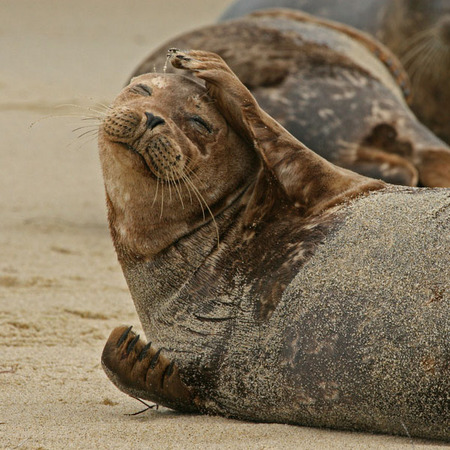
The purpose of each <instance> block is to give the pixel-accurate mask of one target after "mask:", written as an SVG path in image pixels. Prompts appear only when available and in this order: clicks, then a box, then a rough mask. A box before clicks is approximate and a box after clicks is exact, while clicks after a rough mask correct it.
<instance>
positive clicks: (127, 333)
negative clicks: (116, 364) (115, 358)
mask: <svg viewBox="0 0 450 450" xmlns="http://www.w3.org/2000/svg"><path fill="white" fill-rule="evenodd" d="M132 328H133V326H131V327H129V328H127V329H126V330H125V331H124V333H123V334H122V336H120V338H119V340H118V341H117V347H120V346H121V345H122V344H123V343H124V342H125V339H126V338H127V337H128V335H129V334H130V331H131V329H132Z"/></svg>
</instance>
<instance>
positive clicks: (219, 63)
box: [99, 50, 450, 439]
mask: <svg viewBox="0 0 450 450" xmlns="http://www.w3.org/2000/svg"><path fill="white" fill-rule="evenodd" d="M170 55H171V57H172V64H173V65H174V66H176V67H177V68H179V69H182V70H185V71H190V72H192V73H195V74H196V76H197V78H199V79H200V80H203V81H204V82H205V86H204V87H203V86H201V85H199V84H198V83H197V82H195V81H193V80H191V79H188V78H185V77H182V76H180V75H173V74H147V75H143V76H140V77H137V78H136V79H134V80H133V81H132V83H131V84H130V85H129V86H128V87H126V88H125V89H124V91H123V92H122V93H121V94H120V95H119V97H118V98H117V99H116V101H115V102H114V103H113V105H112V107H111V110H110V111H109V112H108V114H107V116H106V118H105V120H104V123H103V125H102V127H101V128H100V134H99V139H100V142H99V145H100V156H101V161H102V168H103V173H104V179H105V188H106V193H107V201H108V211H109V220H110V227H111V233H112V237H113V241H114V245H115V247H116V251H117V255H118V258H119V261H120V263H121V265H122V269H123V272H124V275H125V278H126V280H127V283H128V286H129V288H130V292H131V295H132V297H133V300H134V303H135V305H136V309H137V312H138V314H139V317H140V320H141V323H142V326H143V328H144V330H145V333H146V336H147V338H148V340H149V343H148V344H146V345H145V344H144V343H143V342H142V341H141V340H140V338H139V336H136V335H135V334H134V333H133V332H132V331H131V330H130V329H129V328H123V327H122V328H118V329H116V330H115V331H113V333H112V334H111V337H110V338H109V340H108V342H107V343H106V346H105V349H104V351H103V355H102V364H103V367H104V369H105V371H106V373H107V375H108V376H109V378H110V379H111V380H112V381H113V382H114V383H115V384H116V385H117V386H118V387H119V388H120V389H121V390H123V391H124V392H126V393H127V394H129V395H131V396H133V397H138V398H143V399H148V400H152V401H155V402H158V403H160V404H163V405H166V406H168V407H171V408H174V409H177V410H180V411H194V412H200V413H207V414H219V415H224V416H227V417H234V418H238V419H247V420H254V421H255V420H256V421H265V422H283V423H292V424H302V425H310V426H321V427H332V428H339V429H350V430H367V431H376V432H385V433H395V434H404V435H408V434H410V435H413V436H421V437H428V438H436V439H450V435H449V432H448V430H449V427H448V423H449V419H450V404H449V398H448V392H449V388H450V385H449V382H450V381H449V380H450V377H449V350H450V348H449V342H450V340H449V328H448V313H449V279H450V277H449V275H450V274H449V267H450V264H449V263H450V256H449V255H450V252H449V248H450V241H449V223H450V221H449V218H450V191H449V190H448V189H435V190H429V189H418V188H406V187H394V186H391V185H386V184H385V183H383V182H381V181H377V180H373V179H370V178H365V177H363V176H361V175H358V174H356V173H353V172H351V171H348V170H346V169H342V168H339V167H337V166H334V165H333V164H331V163H329V162H328V161H326V160H325V159H323V158H321V157H320V156H318V155H316V154H315V153H314V152H312V151H311V150H310V149H309V148H307V147H306V146H304V145H303V144H302V143H301V142H299V141H297V140H296V139H295V138H294V137H293V136H292V135H290V134H289V133H288V132H287V131H286V130H285V129H284V128H283V127H281V126H280V125H279V124H278V123H277V122H276V121H275V120H274V119H273V118H272V117H270V116H269V115H267V114H266V113H265V112H264V111H263V110H262V109H261V108H260V107H259V105H258V104H257V102H256V101H255V99H254V98H253V97H252V95H251V93H250V92H249V91H248V90H247V89H246V88H245V87H244V86H243V85H242V84H241V82H240V81H239V79H238V78H237V77H236V75H235V74H234V73H233V72H232V71H231V70H230V69H229V67H228V66H227V65H226V64H225V63H224V61H223V60H222V59H221V58H220V57H219V56H217V55H215V54H212V53H209V52H201V51H189V52H181V51H176V50H173V51H172V52H171V53H170ZM160 152H162V153H161V154H165V155H166V158H164V157H163V156H161V157H160V158H159V157H157V155H159V154H160ZM194 188H195V189H194ZM171 191H172V196H171V197H170V192H171ZM189 195H191V197H192V199H191V200H192V201H189ZM205 205H207V207H206V206H205ZM203 213H205V214H204V215H203Z"/></svg>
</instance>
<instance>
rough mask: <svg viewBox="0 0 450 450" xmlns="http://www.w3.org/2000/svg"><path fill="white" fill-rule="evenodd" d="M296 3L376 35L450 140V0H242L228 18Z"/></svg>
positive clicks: (426, 114) (422, 116) (424, 111)
mask: <svg viewBox="0 0 450 450" xmlns="http://www.w3.org/2000/svg"><path fill="white" fill-rule="evenodd" d="M280 7H283V8H293V9H300V10H302V11H304V12H307V13H310V14H314V15H317V16H320V17H324V18H327V19H332V20H336V21H338V22H342V23H345V24H348V25H351V26H353V27H356V28H359V29H361V30H364V31H366V32H368V33H371V34H373V35H374V36H376V37H377V39H379V40H381V42H383V43H384V44H385V45H387V46H388V47H389V48H390V49H391V50H392V51H393V52H394V53H395V54H396V55H397V56H398V57H399V58H400V60H401V61H402V63H403V64H404V65H405V67H406V70H407V71H408V74H409V75H410V77H411V80H412V88H413V89H412V90H413V103H412V109H413V111H414V112H415V113H416V114H417V116H418V118H419V120H421V121H422V122H423V123H425V124H426V125H427V126H428V127H429V128H430V129H431V130H432V131H433V132H434V133H436V134H437V135H438V136H439V137H440V138H441V139H444V140H445V141H446V142H447V143H450V107H449V105H450V83H449V79H450V2H449V1H448V0H357V1H355V0H237V1H236V2H235V3H234V4H233V5H232V6H230V7H229V8H228V9H227V10H226V11H225V13H224V14H223V16H222V20H226V19H231V18H236V17H241V16H243V15H245V14H248V13H250V12H253V11H256V10H261V9H267V8H280Z"/></svg>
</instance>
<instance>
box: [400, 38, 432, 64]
mask: <svg viewBox="0 0 450 450" xmlns="http://www.w3.org/2000/svg"><path fill="white" fill-rule="evenodd" d="M430 40H431V38H430V37H428V38H427V39H424V40H422V41H420V42H418V43H417V44H415V45H413V46H411V47H410V48H409V49H408V51H406V52H405V53H404V54H402V55H400V60H401V62H402V64H403V65H404V66H405V67H407V66H409V65H410V64H411V63H414V62H417V61H418V59H417V56H418V55H419V54H420V53H422V52H423V51H424V50H426V48H427V46H428V45H429V42H430Z"/></svg>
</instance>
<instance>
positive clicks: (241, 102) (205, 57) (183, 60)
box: [169, 49, 386, 216]
mask: <svg viewBox="0 0 450 450" xmlns="http://www.w3.org/2000/svg"><path fill="white" fill-rule="evenodd" d="M169 57H170V58H171V62H172V65H173V66H175V67H177V68H179V69H185V70H189V71H192V72H194V73H195V75H196V76H197V77H198V78H201V79H203V80H204V81H205V83H206V88H207V90H208V93H209V95H210V96H211V97H212V98H213V99H214V100H215V101H216V104H217V107H218V109H219V111H220V112H221V113H222V114H223V116H224V117H225V118H226V120H227V121H228V122H229V123H230V124H231V126H232V127H233V128H234V129H235V130H236V131H237V132H238V133H239V134H240V135H241V136H242V137H244V138H245V139H246V140H247V141H248V142H249V143H250V144H251V145H253V147H254V149H255V151H256V152H257V153H258V154H259V156H260V158H261V161H262V162H263V165H264V169H265V170H267V171H268V172H270V173H271V174H272V176H273V178H274V179H275V180H276V181H277V182H278V184H279V186H280V188H281V189H282V190H283V191H284V193H285V194H286V196H287V198H288V200H289V202H290V203H291V204H292V205H295V207H297V208H299V210H300V211H301V213H302V214H303V215H305V216H307V215H313V214H318V213H320V212H322V211H323V210H325V209H327V208H329V207H331V206H334V205H336V204H339V203H341V202H344V201H346V200H348V199H350V198H353V197H356V196H358V195H360V194H361V193H365V192H368V191H371V190H377V189H382V188H384V187H385V186H386V185H385V183H383V182H382V181H380V180H374V179H371V178H366V177H364V176H362V175H359V174H356V173H354V172H351V171H349V170H346V169H342V168H340V167H337V166H335V165H334V164H332V163H330V162H328V161H326V160H325V159H324V158H322V157H320V156H319V155H317V154H316V153H314V152H313V151H312V150H310V149H309V148H307V147H306V146H305V145H304V144H302V143H301V142H300V141H298V140H297V139H296V138H295V137H293V136H292V135H291V134H290V133H289V132H288V131H286V130H285V129H284V128H283V127H282V126H281V125H280V124H279V123H278V122H277V121H276V120H274V119H273V118H272V117H270V116H269V115H268V114H267V113H265V112H264V111H263V110H262V109H261V108H260V107H259V105H258V103H257V102H256V100H255V98H254V97H253V95H252V94H251V93H250V91H249V90H248V89H247V88H246V87H245V86H244V85H243V84H242V83H241V82H240V80H239V79H238V77H237V76H236V75H235V74H234V73H233V72H232V70H231V69H230V68H229V67H228V66H227V64H226V63H225V61H224V60H223V59H222V58H221V57H220V56H218V55H216V54H215V53H210V52H204V51H198V50H190V51H186V52H184V51H180V50H177V49H171V50H169Z"/></svg>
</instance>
